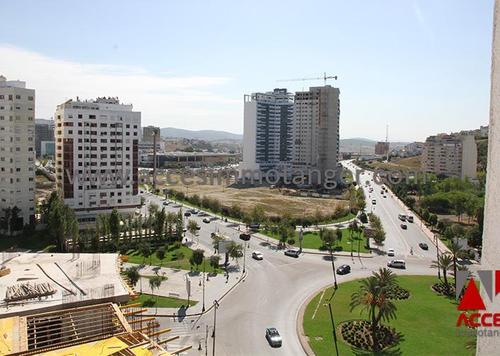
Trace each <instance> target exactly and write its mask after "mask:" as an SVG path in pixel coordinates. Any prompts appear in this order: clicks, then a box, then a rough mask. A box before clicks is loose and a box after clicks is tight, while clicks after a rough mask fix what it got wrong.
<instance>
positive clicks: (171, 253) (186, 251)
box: [127, 245, 222, 273]
mask: <svg viewBox="0 0 500 356" xmlns="http://www.w3.org/2000/svg"><path fill="white" fill-rule="evenodd" d="M192 254H193V250H191V249H190V248H189V247H186V246H181V247H177V248H176V247H175V246H174V245H172V246H170V248H169V249H167V250H166V251H165V258H164V259H163V260H159V259H158V257H156V254H155V253H154V251H153V254H152V255H151V256H150V257H148V258H144V257H143V256H142V254H141V253H140V252H139V251H138V250H130V251H128V252H127V256H128V261H127V262H129V263H135V264H145V265H149V266H161V267H168V268H176V269H184V270H191V264H190V263H189V259H190V258H191V255H192ZM180 257H181V258H180ZM209 259H210V256H205V263H206V271H207V272H213V268H212V267H210V261H209ZM199 270H201V271H202V270H203V264H201V265H200V267H199ZM217 273H222V270H221V269H220V268H219V269H218V270H217Z"/></svg>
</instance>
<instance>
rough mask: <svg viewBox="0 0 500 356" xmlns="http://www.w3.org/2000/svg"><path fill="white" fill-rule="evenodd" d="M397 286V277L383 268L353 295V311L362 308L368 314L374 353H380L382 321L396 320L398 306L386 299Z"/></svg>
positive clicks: (362, 283)
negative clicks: (379, 331) (379, 330)
mask: <svg viewBox="0 0 500 356" xmlns="http://www.w3.org/2000/svg"><path fill="white" fill-rule="evenodd" d="M396 285H397V282H396V277H395V275H394V274H393V273H392V271H390V270H387V269H386V268H381V269H379V272H378V273H373V275H372V276H371V277H368V278H366V279H363V280H362V281H361V282H360V288H359V290H358V291H356V292H354V293H353V294H352V295H351V303H350V309H351V311H353V310H354V309H355V308H357V307H358V306H361V307H362V309H361V312H363V311H366V312H368V319H369V322H370V326H371V338H372V350H373V351H374V352H376V351H379V340H378V338H379V334H378V329H379V324H380V321H381V320H385V321H389V320H391V319H395V318H396V311H397V308H396V305H395V304H394V303H393V302H392V301H391V300H390V299H389V298H387V297H386V295H387V292H388V290H389V289H390V288H393V287H394V286H396Z"/></svg>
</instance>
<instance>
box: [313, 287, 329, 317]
mask: <svg viewBox="0 0 500 356" xmlns="http://www.w3.org/2000/svg"><path fill="white" fill-rule="evenodd" d="M325 292H326V288H325V289H323V292H321V297H319V300H318V304H317V305H316V308H314V313H313V315H312V317H311V319H314V318H315V317H316V312H317V311H318V309H319V306H320V305H321V301H322V300H323V296H324V295H325Z"/></svg>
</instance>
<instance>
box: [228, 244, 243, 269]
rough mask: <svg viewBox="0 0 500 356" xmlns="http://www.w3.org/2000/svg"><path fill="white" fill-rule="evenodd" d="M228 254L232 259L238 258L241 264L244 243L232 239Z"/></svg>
mask: <svg viewBox="0 0 500 356" xmlns="http://www.w3.org/2000/svg"><path fill="white" fill-rule="evenodd" d="M228 255H229V257H231V259H233V260H234V259H236V263H237V264H239V262H238V261H239V258H240V257H243V245H242V244H239V243H236V242H234V241H232V242H231V244H230V245H229V248H228Z"/></svg>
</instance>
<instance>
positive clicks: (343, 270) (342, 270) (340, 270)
mask: <svg viewBox="0 0 500 356" xmlns="http://www.w3.org/2000/svg"><path fill="white" fill-rule="evenodd" d="M348 273H351V266H349V265H342V266H340V267H339V268H337V274H348Z"/></svg>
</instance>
